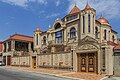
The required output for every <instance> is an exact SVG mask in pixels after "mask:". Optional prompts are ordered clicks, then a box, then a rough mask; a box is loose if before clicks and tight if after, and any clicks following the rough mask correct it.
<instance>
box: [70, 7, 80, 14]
mask: <svg viewBox="0 0 120 80" xmlns="http://www.w3.org/2000/svg"><path fill="white" fill-rule="evenodd" d="M79 12H80V9H79V8H78V7H77V6H74V8H73V9H72V10H71V11H70V13H69V14H68V15H72V14H75V13H79Z"/></svg>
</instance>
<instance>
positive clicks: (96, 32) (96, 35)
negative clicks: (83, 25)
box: [95, 27, 98, 39]
mask: <svg viewBox="0 0 120 80" xmlns="http://www.w3.org/2000/svg"><path fill="white" fill-rule="evenodd" d="M95 38H96V39H98V27H95Z"/></svg>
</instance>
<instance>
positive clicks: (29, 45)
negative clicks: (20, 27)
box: [28, 42, 32, 52]
mask: <svg viewBox="0 0 120 80" xmlns="http://www.w3.org/2000/svg"><path fill="white" fill-rule="evenodd" d="M28 50H29V52H31V51H32V50H31V42H29V44H28Z"/></svg>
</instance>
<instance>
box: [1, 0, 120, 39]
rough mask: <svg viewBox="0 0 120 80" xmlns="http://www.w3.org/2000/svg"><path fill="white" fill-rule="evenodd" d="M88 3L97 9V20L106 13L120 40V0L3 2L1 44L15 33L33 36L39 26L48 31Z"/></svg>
mask: <svg viewBox="0 0 120 80" xmlns="http://www.w3.org/2000/svg"><path fill="white" fill-rule="evenodd" d="M87 2H88V3H89V5H90V6H91V7H92V8H94V9H95V10H96V12H97V13H96V20H97V19H98V18H99V17H100V15H101V14H102V15H103V17H105V18H106V19H107V20H108V21H109V23H110V25H111V26H112V29H113V30H115V31H117V32H118V37H120V24H119V23H120V8H119V6H120V0H0V41H3V40H6V39H7V38H9V37H10V36H11V35H13V34H15V33H17V34H24V35H28V36H33V32H34V31H35V30H36V28H37V27H40V29H41V30H42V31H46V30H48V28H49V27H48V26H49V25H50V26H51V27H52V26H53V24H54V21H55V20H56V19H57V18H60V19H62V18H63V17H64V16H66V15H67V14H68V13H69V12H70V10H71V9H72V8H73V7H74V6H75V4H76V5H77V6H78V7H79V8H80V10H83V9H84V8H85V5H86V4H87Z"/></svg>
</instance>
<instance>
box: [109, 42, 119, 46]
mask: <svg viewBox="0 0 120 80" xmlns="http://www.w3.org/2000/svg"><path fill="white" fill-rule="evenodd" d="M107 44H108V45H112V46H117V45H118V44H116V43H114V42H112V41H107Z"/></svg>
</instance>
